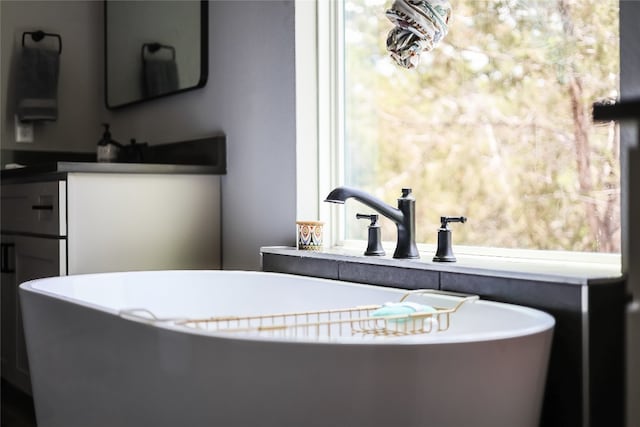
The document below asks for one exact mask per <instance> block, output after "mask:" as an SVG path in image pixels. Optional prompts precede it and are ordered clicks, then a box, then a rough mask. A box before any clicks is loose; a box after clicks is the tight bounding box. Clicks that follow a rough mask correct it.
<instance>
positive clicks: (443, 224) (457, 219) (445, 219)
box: [440, 216, 467, 230]
mask: <svg viewBox="0 0 640 427" xmlns="http://www.w3.org/2000/svg"><path fill="white" fill-rule="evenodd" d="M450 222H461V223H465V222H467V217H465V216H441V217H440V229H441V230H448V228H447V224H449V223H450Z"/></svg>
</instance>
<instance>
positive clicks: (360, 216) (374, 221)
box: [356, 213, 378, 227]
mask: <svg viewBox="0 0 640 427" xmlns="http://www.w3.org/2000/svg"><path fill="white" fill-rule="evenodd" d="M356 218H358V219H368V220H370V221H371V224H369V227H377V226H378V215H377V214H371V215H366V214H360V213H359V214H356Z"/></svg>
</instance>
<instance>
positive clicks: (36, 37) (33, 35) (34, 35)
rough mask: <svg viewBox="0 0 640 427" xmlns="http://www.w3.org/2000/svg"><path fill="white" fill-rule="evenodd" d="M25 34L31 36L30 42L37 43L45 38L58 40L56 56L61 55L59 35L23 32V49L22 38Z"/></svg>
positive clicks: (42, 32) (39, 31) (60, 38)
mask: <svg viewBox="0 0 640 427" xmlns="http://www.w3.org/2000/svg"><path fill="white" fill-rule="evenodd" d="M27 34H29V35H30V36H31V40H33V41H34V42H36V43H37V42H39V41H40V40H42V39H43V38H45V37H55V38H57V39H58V55H60V54H61V53H62V37H60V34H55V33H45V32H44V31H41V30H38V31H25V32H24V33H22V47H24V36H26V35H27Z"/></svg>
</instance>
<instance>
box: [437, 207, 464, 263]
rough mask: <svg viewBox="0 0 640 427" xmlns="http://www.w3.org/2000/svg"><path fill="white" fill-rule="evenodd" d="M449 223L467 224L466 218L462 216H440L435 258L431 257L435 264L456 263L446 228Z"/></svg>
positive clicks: (449, 232) (449, 235) (448, 231)
mask: <svg viewBox="0 0 640 427" xmlns="http://www.w3.org/2000/svg"><path fill="white" fill-rule="evenodd" d="M450 222H462V223H465V222H467V218H466V217H463V216H441V217H440V228H439V229H438V250H437V251H436V256H434V257H433V260H434V261H435V262H456V257H455V256H454V255H453V249H452V248H451V230H449V228H448V227H447V224H449V223H450Z"/></svg>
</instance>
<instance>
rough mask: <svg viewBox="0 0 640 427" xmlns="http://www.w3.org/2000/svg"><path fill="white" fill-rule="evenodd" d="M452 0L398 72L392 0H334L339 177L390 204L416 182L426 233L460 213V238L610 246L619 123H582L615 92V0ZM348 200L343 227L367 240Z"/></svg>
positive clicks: (549, 246)
mask: <svg viewBox="0 0 640 427" xmlns="http://www.w3.org/2000/svg"><path fill="white" fill-rule="evenodd" d="M451 3H452V6H453V15H452V20H451V21H450V25H449V34H448V35H447V36H446V37H445V38H444V40H443V41H442V42H441V43H440V44H439V45H438V46H437V47H436V48H435V49H434V50H432V51H431V52H427V53H424V54H422V56H421V61H420V64H419V66H418V67H417V68H416V69H413V70H406V69H404V68H400V67H398V66H396V65H395V64H394V63H393V61H392V59H391V58H390V57H389V55H388V54H387V52H386V48H385V40H386V35H387V33H388V31H389V30H390V29H391V28H392V24H391V22H390V21H389V20H387V18H386V17H385V13H384V12H385V10H386V9H387V8H388V7H389V6H390V4H391V0H343V3H342V9H341V10H340V12H341V13H339V14H338V15H339V16H342V22H343V27H342V29H343V32H344V40H343V48H344V52H343V58H344V59H342V58H340V59H341V60H340V61H338V63H339V64H340V63H342V62H344V69H343V74H342V73H340V72H339V73H338V75H339V76H340V75H343V78H344V86H343V87H344V89H342V91H343V92H342V93H343V95H344V99H343V102H344V104H343V106H344V113H343V114H341V119H343V120H344V132H343V135H342V136H343V142H342V144H341V146H340V152H339V154H341V155H340V156H339V160H338V161H337V164H339V165H341V166H340V170H339V175H341V176H342V181H343V182H341V184H345V185H350V186H354V187H358V188H362V189H364V190H365V191H369V192H371V193H373V194H375V195H377V196H378V197H380V198H381V199H383V200H386V201H388V202H391V203H393V201H394V200H395V199H396V198H397V197H399V195H400V190H401V188H403V187H410V188H412V189H413V192H414V195H415V197H416V200H417V209H416V210H417V216H416V228H417V240H418V241H419V242H423V243H435V240H436V237H437V229H438V227H439V218H440V216H444V215H454V216H458V215H465V216H467V217H468V218H469V222H468V223H467V224H465V225H459V226H456V227H455V228H456V229H455V242H456V245H469V246H490V247H500V248H523V249H539V250H565V251H578V252H608V253H618V252H620V166H619V165H620V162H619V136H618V129H617V127H616V126H615V125H613V124H611V125H597V126H596V125H593V124H592V121H591V105H592V104H593V102H594V101H596V100H601V99H604V98H616V97H617V96H618V87H619V30H618V9H619V7H618V2H617V1H614V0H599V1H595V0H573V1H572V0H557V1H549V0H529V1H520V0H487V1H478V0H454V1H452V2H451ZM337 52H338V53H340V54H342V52H341V51H340V50H339V49H338V50H337ZM339 110H340V109H339ZM345 206H346V207H345V208H343V209H342V210H341V211H340V212H341V215H343V216H342V217H341V219H342V221H343V224H344V227H343V228H344V238H345V239H365V238H366V229H367V227H366V225H367V224H366V223H365V222H361V221H358V220H356V219H355V214H356V212H366V211H367V208H366V207H364V206H363V205H361V204H359V203H357V202H354V203H347V204H346V205H345ZM382 226H383V240H386V241H394V240H395V233H396V231H395V226H394V225H393V224H392V223H391V222H390V221H388V220H386V219H383V220H382Z"/></svg>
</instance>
